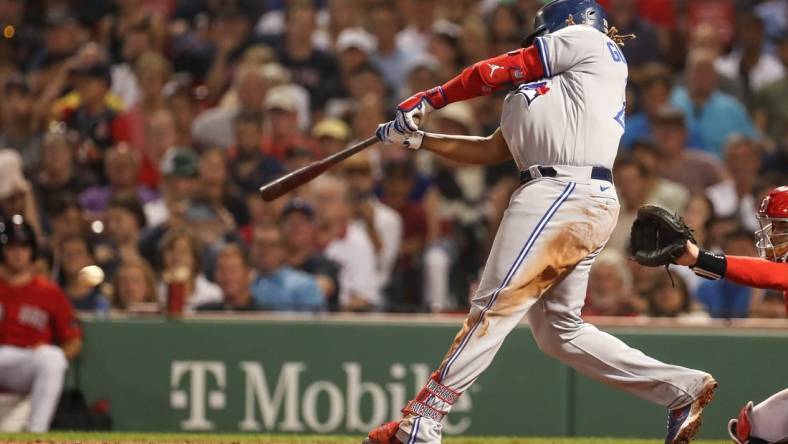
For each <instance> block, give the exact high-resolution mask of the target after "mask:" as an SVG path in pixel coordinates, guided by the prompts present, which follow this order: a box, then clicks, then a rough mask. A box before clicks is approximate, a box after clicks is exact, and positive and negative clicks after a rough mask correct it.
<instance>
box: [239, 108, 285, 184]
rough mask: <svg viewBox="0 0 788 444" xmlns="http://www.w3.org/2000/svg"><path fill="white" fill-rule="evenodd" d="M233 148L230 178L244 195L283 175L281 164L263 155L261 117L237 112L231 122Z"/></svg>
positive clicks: (255, 114)
mask: <svg viewBox="0 0 788 444" xmlns="http://www.w3.org/2000/svg"><path fill="white" fill-rule="evenodd" d="M234 128H235V147H234V148H233V149H231V150H230V179H231V180H232V182H233V183H234V184H235V185H236V186H237V187H238V188H240V189H241V191H242V192H244V193H252V192H256V191H257V190H258V189H259V188H260V187H261V186H262V185H263V184H265V183H267V182H269V181H271V180H273V179H275V178H277V177H279V176H280V175H282V174H283V173H284V167H283V166H282V163H281V162H280V161H279V160H277V159H276V158H274V157H273V156H270V155H268V154H266V153H264V152H263V148H262V140H263V115H262V114H261V113H257V112H254V111H244V112H241V113H239V114H238V115H237V116H236V117H235V120H234Z"/></svg>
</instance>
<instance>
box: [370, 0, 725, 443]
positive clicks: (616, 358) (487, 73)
mask: <svg viewBox="0 0 788 444" xmlns="http://www.w3.org/2000/svg"><path fill="white" fill-rule="evenodd" d="M625 37H626V36H620V35H617V31H616V30H615V28H610V29H609V28H608V25H607V20H606V17H605V12H604V10H603V9H602V8H601V7H600V6H599V5H598V4H597V3H596V2H595V1H594V0H555V1H553V2H551V3H549V4H547V5H545V6H544V7H543V8H542V9H541V10H540V11H539V13H538V14H537V16H536V19H535V32H534V33H533V34H531V35H530V36H528V37H526V39H525V40H524V42H523V49H520V50H516V51H512V52H509V53H507V54H503V55H501V56H497V57H494V58H492V59H489V60H484V61H481V62H478V63H476V64H474V65H473V66H471V67H469V68H466V69H465V70H464V71H463V72H462V73H461V74H460V75H459V76H457V77H456V78H454V79H452V80H450V81H448V82H447V83H445V84H444V85H441V86H438V87H436V88H433V89H431V90H429V91H425V92H421V93H418V94H416V95H414V96H413V97H411V98H409V99H407V100H406V101H404V102H403V103H401V104H400V105H399V107H398V110H397V116H396V118H395V120H393V121H391V122H389V123H386V124H382V125H380V126H379V128H378V132H377V135H378V138H379V139H380V140H381V141H383V142H384V143H386V144H396V145H401V146H406V147H409V148H411V149H419V148H425V149H427V150H430V151H432V152H434V153H436V154H438V155H441V156H444V157H447V158H449V159H453V160H456V161H460V162H466V163H475V164H491V163H497V162H501V161H504V160H507V159H510V158H514V160H515V162H516V163H517V166H518V167H519V168H520V170H521V176H520V178H521V182H522V186H521V187H520V188H519V189H517V190H516V191H515V192H514V194H513V195H512V197H511V200H510V204H509V207H508V209H507V210H506V212H505V214H504V217H503V220H502V222H501V225H500V228H499V230H498V233H497V235H496V238H495V241H494V243H493V246H492V249H491V251H490V256H489V258H488V261H487V264H486V266H485V269H484V272H483V275H482V278H481V282H480V285H479V289H478V291H477V292H476V294H475V296H474V298H473V302H472V307H471V311H470V313H469V315H468V317H467V319H466V321H465V323H464V325H463V328H462V329H461V331H460V332H459V333H458V334H457V336H456V338H455V340H454V342H453V343H452V345H451V347H450V349H449V352H448V354H447V355H446V356H445V358H444V359H443V361H442V362H441V364H440V366H439V368H438V370H437V371H436V372H435V373H434V374H433V375H432V377H431V379H430V380H429V381H428V382H427V384H426V385H425V386H424V388H423V389H422V390H421V392H420V393H419V394H418V395H417V396H416V398H414V399H413V400H411V401H410V402H409V403H408V404H407V405H406V406H405V408H404V409H403V413H404V416H403V418H402V419H401V420H400V421H397V422H391V423H387V424H384V425H382V426H380V427H378V428H376V429H375V430H373V431H371V432H370V433H369V436H368V438H367V440H366V442H368V443H407V444H414V443H439V442H440V440H441V420H442V418H443V417H444V416H445V415H446V414H447V413H448V412H449V411H450V410H451V407H452V404H454V403H455V401H456V400H457V398H458V397H459V396H461V394H462V393H463V392H465V391H466V390H468V388H469V387H470V386H471V384H473V382H474V381H475V380H476V378H477V377H478V376H479V375H480V374H481V372H483V371H484V370H485V369H486V368H487V366H489V364H490V362H491V361H492V359H493V357H494V356H495V354H496V352H497V351H498V349H499V348H500V346H501V344H502V342H503V340H504V338H505V337H506V335H507V334H508V333H509V332H510V331H511V330H512V329H513V328H514V327H515V326H516V325H517V324H518V323H519V322H520V320H521V319H522V318H523V316H525V315H527V316H528V320H529V323H530V325H531V329H532V332H533V335H534V337H535V339H536V342H537V344H538V345H539V347H540V349H541V350H543V351H544V352H545V353H547V354H549V355H551V356H554V357H556V358H557V359H560V360H561V361H563V362H565V363H567V364H568V365H571V366H572V367H574V368H575V369H577V370H578V371H580V372H582V373H584V374H585V375H587V376H589V377H591V378H593V379H595V380H597V381H600V382H604V383H606V384H608V385H611V386H613V387H617V388H620V389H622V390H625V391H627V392H629V393H632V394H633V395H636V396H639V397H641V398H643V399H647V400H649V401H652V402H655V403H658V404H660V405H663V406H665V407H667V408H668V409H669V411H668V419H669V421H668V435H667V438H666V440H665V442H666V443H684V442H688V441H690V440H691V439H692V437H693V436H694V435H695V433H696V432H697V429H698V426H699V424H700V418H701V413H702V411H703V408H704V407H705V405H706V404H707V403H708V402H709V401H710V400H711V397H712V393H713V390H714V388H715V387H716V385H717V384H716V382H715V380H714V379H713V378H712V377H711V375H709V374H707V373H704V372H702V371H698V370H692V369H688V368H683V367H678V366H675V365H669V364H665V363H662V362H659V361H657V360H655V359H652V358H650V357H648V356H646V355H644V354H643V353H642V352H640V351H638V350H635V349H633V348H630V347H628V346H627V345H626V344H624V343H623V342H621V341H620V340H618V339H616V338H615V337H613V336H611V335H609V334H607V333H604V332H601V331H599V330H597V329H596V328H595V327H594V326H592V325H590V324H587V323H585V322H583V320H582V319H581V318H580V310H581V308H582V307H583V302H584V299H585V295H586V284H587V281H588V274H589V270H590V268H591V264H592V263H593V262H594V258H595V257H596V255H597V254H598V253H599V251H600V250H601V249H602V247H604V245H605V243H606V242H607V239H608V237H609V236H610V233H611V231H612V230H613V227H614V226H615V223H616V219H617V217H618V211H619V204H618V200H617V197H616V191H615V187H614V185H613V183H612V179H611V178H612V174H611V171H610V168H611V167H612V165H613V160H614V159H615V157H616V151H617V147H618V143H619V139H620V137H621V135H622V133H623V131H624V124H625V123H624V109H625V104H624V100H625V87H626V81H627V63H626V60H625V59H624V56H623V54H622V53H621V51H620V50H619V46H620V45H621V44H622V41H623V39H624V38H625ZM504 88H508V89H511V88H514V89H513V90H512V91H511V92H509V94H508V95H507V96H506V98H505V99H504V105H503V114H502V116H501V126H500V128H499V130H497V131H496V132H495V133H494V134H493V135H492V136H489V137H484V138H477V137H463V136H446V135H436V134H428V133H424V132H422V131H421V130H419V124H421V123H423V122H424V120H425V118H426V117H427V115H428V113H429V112H430V111H431V110H432V109H435V108H440V107H443V106H445V105H447V104H449V103H452V102H456V101H460V100H465V99H468V98H471V97H476V96H479V95H486V94H490V93H492V92H494V91H498V90H501V89H504ZM535 298H538V299H537V301H536V302H535V304H534V305H533V306H532V308H531V309H530V310H528V309H527V308H526V307H528V304H527V302H528V301H530V300H532V299H535Z"/></svg>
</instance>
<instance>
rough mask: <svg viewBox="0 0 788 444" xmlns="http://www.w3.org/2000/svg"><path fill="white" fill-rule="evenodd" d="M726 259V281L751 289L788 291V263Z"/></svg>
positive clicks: (738, 258) (741, 258)
mask: <svg viewBox="0 0 788 444" xmlns="http://www.w3.org/2000/svg"><path fill="white" fill-rule="evenodd" d="M726 258H727V261H728V268H727V270H726V271H725V278H726V279H729V280H731V281H733V282H736V283H739V284H742V285H747V286H749V287H757V288H766V289H771V290H781V291H788V263H780V262H772V261H767V260H765V259H760V258H755V257H743V256H726Z"/></svg>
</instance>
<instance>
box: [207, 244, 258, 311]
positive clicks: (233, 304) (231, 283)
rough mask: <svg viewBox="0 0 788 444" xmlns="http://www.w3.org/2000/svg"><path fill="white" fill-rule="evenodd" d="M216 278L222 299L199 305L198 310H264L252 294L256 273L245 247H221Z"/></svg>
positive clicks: (234, 245)
mask: <svg viewBox="0 0 788 444" xmlns="http://www.w3.org/2000/svg"><path fill="white" fill-rule="evenodd" d="M214 278H215V280H216V284H217V285H218V286H219V288H220V289H221V290H222V300H221V301H220V302H209V303H206V304H202V305H200V306H198V307H197V311H257V310H262V307H261V306H259V305H258V304H257V303H256V302H255V299H254V297H253V296H252V290H251V284H252V281H253V278H254V275H253V273H252V268H251V267H250V265H249V259H248V258H247V254H246V251H245V250H244V249H243V247H241V246H240V245H238V244H228V245H225V246H223V247H221V248H220V249H219V252H218V253H217V255H216V265H215V270H214Z"/></svg>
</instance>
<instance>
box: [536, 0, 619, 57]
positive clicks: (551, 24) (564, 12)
mask: <svg viewBox="0 0 788 444" xmlns="http://www.w3.org/2000/svg"><path fill="white" fill-rule="evenodd" d="M570 17H571V21H570ZM572 22H574V24H576V25H587V26H591V27H592V28H594V29H596V30H597V31H599V32H607V14H605V10H604V9H602V7H601V6H599V4H598V3H597V2H596V0H553V1H552V2H550V3H548V4H546V5H544V6H542V8H541V9H540V10H539V12H537V13H536V17H534V31H533V32H532V33H530V34H528V35H527V36H526V37H525V38H524V39H523V41H522V45H523V48H525V47H528V46H531V44H533V42H534V39H535V38H536V37H538V36H540V35H544V34H549V33H551V32H556V31H558V30H559V29H562V28H566V27H567V26H569V25H570V24H571V23H572Z"/></svg>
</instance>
